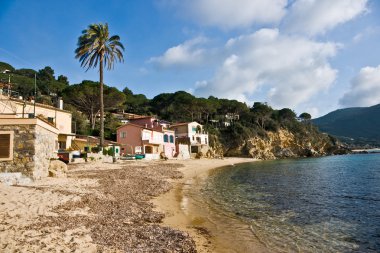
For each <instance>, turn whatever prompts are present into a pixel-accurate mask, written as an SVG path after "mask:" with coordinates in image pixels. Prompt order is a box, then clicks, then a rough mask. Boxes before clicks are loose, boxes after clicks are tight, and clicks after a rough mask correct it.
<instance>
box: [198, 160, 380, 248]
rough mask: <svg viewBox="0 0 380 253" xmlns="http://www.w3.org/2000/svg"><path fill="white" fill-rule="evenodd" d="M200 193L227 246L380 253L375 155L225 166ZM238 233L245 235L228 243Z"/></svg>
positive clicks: (379, 180) (379, 164)
mask: <svg viewBox="0 0 380 253" xmlns="http://www.w3.org/2000/svg"><path fill="white" fill-rule="evenodd" d="M200 193H201V194H200V195H201V196H202V198H203V201H204V203H206V205H207V206H208V207H209V209H210V210H214V211H213V212H214V214H213V217H214V218H209V219H210V220H213V222H214V223H224V228H223V225H222V224H220V225H221V227H222V228H223V231H224V232H223V233H224V234H227V235H228V236H226V238H229V239H230V240H231V241H236V240H246V241H248V240H249V237H250V236H251V237H252V239H254V240H255V241H258V242H259V243H260V244H261V245H264V247H265V248H267V249H268V250H269V251H275V252H276V251H277V252H380V154H368V155H347V156H334V157H323V158H315V159H314V158H313V159H298V160H279V161H265V162H254V163H247V164H241V165H236V166H228V167H224V168H220V169H217V170H215V171H214V172H213V173H211V175H210V177H209V178H208V179H207V181H206V182H205V183H204V184H202V187H201V188H200ZM199 202H201V201H199ZM216 210H217V211H216ZM215 213H218V214H217V216H218V218H217V219H215V216H216V215H215ZM233 220H235V221H239V222H233ZM229 224H230V225H229ZM214 225H215V224H214ZM216 226H218V224H216ZM239 227H240V228H249V230H250V231H249V233H250V235H247V233H246V232H245V233H242V234H244V236H243V237H240V238H234V236H235V237H237V236H238V235H239V231H238V230H239ZM242 230H244V229H242ZM246 230H247V229H246ZM242 238H243V239H242ZM237 244H238V245H242V244H243V242H241V243H237ZM235 248H236V247H235ZM240 251H243V250H238V249H237V250H236V252H240Z"/></svg>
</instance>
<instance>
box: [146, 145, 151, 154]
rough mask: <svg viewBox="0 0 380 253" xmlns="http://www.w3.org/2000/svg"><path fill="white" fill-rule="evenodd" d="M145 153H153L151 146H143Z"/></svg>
mask: <svg viewBox="0 0 380 253" xmlns="http://www.w3.org/2000/svg"><path fill="white" fill-rule="evenodd" d="M145 154H153V147H152V146H145Z"/></svg>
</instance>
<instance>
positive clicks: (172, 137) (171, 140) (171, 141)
mask: <svg viewBox="0 0 380 253" xmlns="http://www.w3.org/2000/svg"><path fill="white" fill-rule="evenodd" d="M170 143H174V136H173V135H170Z"/></svg>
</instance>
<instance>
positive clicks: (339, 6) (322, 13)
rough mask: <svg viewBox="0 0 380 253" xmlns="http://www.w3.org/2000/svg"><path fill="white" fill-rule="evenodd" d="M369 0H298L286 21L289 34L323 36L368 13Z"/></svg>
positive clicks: (291, 8) (285, 24) (285, 26)
mask: <svg viewBox="0 0 380 253" xmlns="http://www.w3.org/2000/svg"><path fill="white" fill-rule="evenodd" d="M366 6H367V0H334V1H331V0H298V1H295V2H294V3H293V5H292V6H291V7H290V9H289V12H288V14H287V16H286V17H285V20H284V28H285V30H286V31H287V32H292V33H302V34H308V35H316V34H323V33H325V32H327V31H328V30H331V29H333V28H335V27H336V26H338V25H340V24H343V23H346V22H348V21H350V20H352V19H354V18H355V17H357V16H359V15H360V14H363V13H365V12H366V11H367V7H366Z"/></svg>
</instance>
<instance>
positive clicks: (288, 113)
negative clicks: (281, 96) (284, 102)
mask: <svg viewBox="0 0 380 253" xmlns="http://www.w3.org/2000/svg"><path fill="white" fill-rule="evenodd" d="M278 116H279V119H280V121H286V120H294V119H295V118H296V116H297V115H296V114H295V113H294V112H293V111H292V110H291V109H289V108H283V109H281V110H279V111H278Z"/></svg>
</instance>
